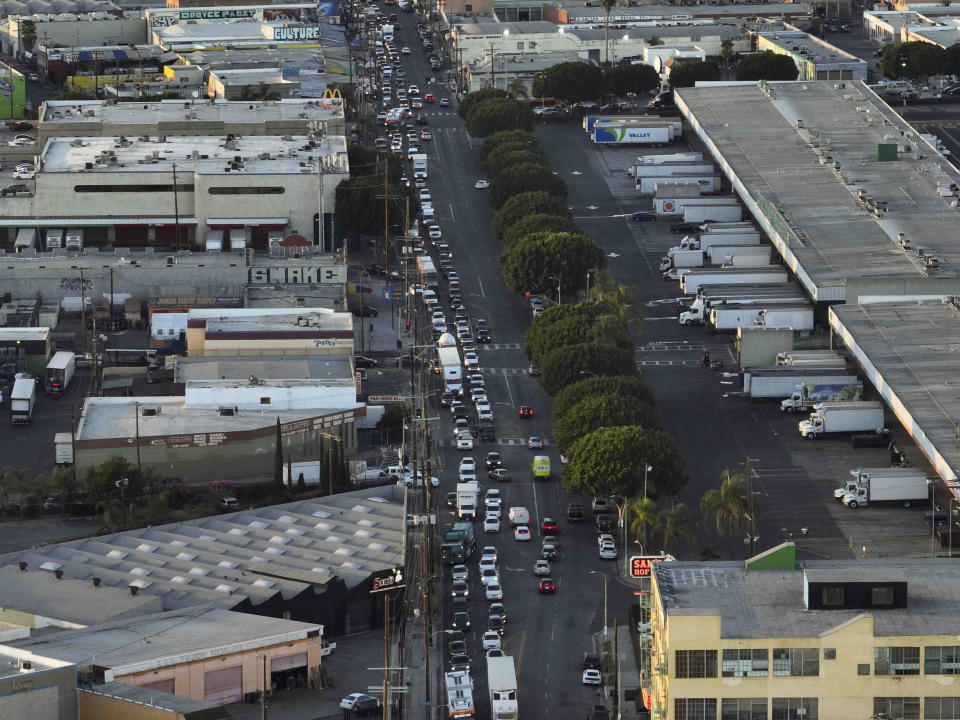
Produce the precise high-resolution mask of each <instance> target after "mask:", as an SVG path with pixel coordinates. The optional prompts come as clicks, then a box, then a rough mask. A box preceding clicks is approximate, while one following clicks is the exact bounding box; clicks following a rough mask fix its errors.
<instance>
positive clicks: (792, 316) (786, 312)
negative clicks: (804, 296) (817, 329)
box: [757, 303, 813, 330]
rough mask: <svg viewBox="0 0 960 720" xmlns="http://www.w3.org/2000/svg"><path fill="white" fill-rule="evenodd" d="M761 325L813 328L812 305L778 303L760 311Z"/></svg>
mask: <svg viewBox="0 0 960 720" xmlns="http://www.w3.org/2000/svg"><path fill="white" fill-rule="evenodd" d="M757 324H758V325H760V326H761V327H788V328H793V329H794V330H813V307H812V306H811V305H809V304H808V303H803V304H799V305H792V306H788V305H779V306H774V307H768V308H764V309H763V310H761V311H760V318H759V322H758V323H757Z"/></svg>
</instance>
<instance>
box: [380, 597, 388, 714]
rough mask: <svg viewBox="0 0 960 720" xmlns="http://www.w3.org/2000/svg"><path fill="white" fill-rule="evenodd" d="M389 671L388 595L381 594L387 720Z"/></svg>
mask: <svg viewBox="0 0 960 720" xmlns="http://www.w3.org/2000/svg"><path fill="white" fill-rule="evenodd" d="M389 672H390V596H389V595H388V594H386V593H384V595H383V695H381V697H382V698H383V720H387V705H388V704H389V703H388V702H387V701H388V698H387V678H388V673H389Z"/></svg>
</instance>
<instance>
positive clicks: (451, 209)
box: [450, 203, 457, 222]
mask: <svg viewBox="0 0 960 720" xmlns="http://www.w3.org/2000/svg"><path fill="white" fill-rule="evenodd" d="M450 219H451V220H453V221H454V222H456V221H457V218H456V216H455V215H454V214H453V203H450Z"/></svg>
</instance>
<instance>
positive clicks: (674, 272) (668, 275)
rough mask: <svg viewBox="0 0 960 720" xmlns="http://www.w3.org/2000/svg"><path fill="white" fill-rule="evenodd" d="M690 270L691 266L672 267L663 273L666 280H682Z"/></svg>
mask: <svg viewBox="0 0 960 720" xmlns="http://www.w3.org/2000/svg"><path fill="white" fill-rule="evenodd" d="M688 272H690V268H671V269H670V270H667V271H666V272H665V273H664V274H663V279H664V280H680V279H681V278H683V276H684V275H686V274H687V273H688Z"/></svg>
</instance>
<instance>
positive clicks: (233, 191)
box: [190, 187, 286, 195]
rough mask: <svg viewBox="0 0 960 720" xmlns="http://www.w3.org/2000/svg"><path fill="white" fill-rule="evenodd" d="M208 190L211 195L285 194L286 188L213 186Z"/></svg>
mask: <svg viewBox="0 0 960 720" xmlns="http://www.w3.org/2000/svg"><path fill="white" fill-rule="evenodd" d="M190 189H191V190H192V189H193V188H190ZM207 192H208V193H209V194H210V195H283V194H284V193H285V192H286V189H285V188H282V187H211V188H207Z"/></svg>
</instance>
